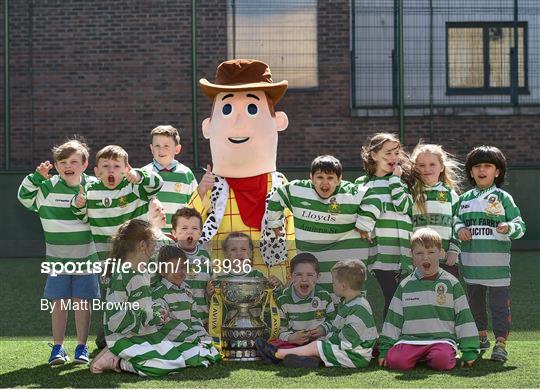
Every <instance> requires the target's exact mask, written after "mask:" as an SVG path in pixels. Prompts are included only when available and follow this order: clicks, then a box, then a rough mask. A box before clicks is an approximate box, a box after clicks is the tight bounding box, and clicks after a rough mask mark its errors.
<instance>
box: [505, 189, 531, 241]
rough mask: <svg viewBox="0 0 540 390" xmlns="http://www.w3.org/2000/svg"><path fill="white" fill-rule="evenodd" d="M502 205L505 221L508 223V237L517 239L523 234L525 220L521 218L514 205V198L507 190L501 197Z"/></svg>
mask: <svg viewBox="0 0 540 390" xmlns="http://www.w3.org/2000/svg"><path fill="white" fill-rule="evenodd" d="M502 205H503V207H504V212H505V215H506V221H507V222H506V223H507V224H508V233H507V234H508V237H509V238H511V239H513V240H517V239H519V238H521V237H523V235H524V234H525V230H526V227H525V222H523V219H522V218H521V213H520V211H519V207H517V206H516V204H515V202H514V198H512V195H510V194H509V193H508V192H504V196H503V197H502Z"/></svg>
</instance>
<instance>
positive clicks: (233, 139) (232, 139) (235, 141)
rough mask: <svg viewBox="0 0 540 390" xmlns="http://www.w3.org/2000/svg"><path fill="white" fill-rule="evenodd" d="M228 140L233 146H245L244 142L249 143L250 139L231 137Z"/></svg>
mask: <svg viewBox="0 0 540 390" xmlns="http://www.w3.org/2000/svg"><path fill="white" fill-rule="evenodd" d="M228 140H229V141H230V142H232V143H233V144H243V143H244V142H247V141H249V137H230V138H228Z"/></svg>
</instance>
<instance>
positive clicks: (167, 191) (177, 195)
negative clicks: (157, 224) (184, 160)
mask: <svg viewBox="0 0 540 390" xmlns="http://www.w3.org/2000/svg"><path fill="white" fill-rule="evenodd" d="M175 161H176V160H175ZM142 169H144V170H145V171H147V172H148V173H150V172H153V173H155V174H158V175H159V176H161V178H162V179H163V186H162V187H161V189H160V190H159V192H158V193H157V198H158V200H159V201H160V202H161V204H162V205H163V208H164V209H165V215H166V217H167V224H166V225H165V227H164V228H163V229H162V230H163V231H164V232H165V233H169V232H170V231H171V227H172V226H171V218H172V216H173V215H174V213H175V212H176V210H178V209H180V208H183V207H185V206H186V205H187V204H188V203H189V199H190V198H191V195H192V194H193V192H195V191H197V185H198V183H197V179H196V178H195V175H194V174H193V172H192V171H191V169H189V168H188V167H186V166H185V165H184V164H181V163H179V162H178V161H176V165H175V167H174V169H173V170H172V171H170V172H167V171H161V172H160V171H159V170H158V168H157V167H156V165H155V164H154V163H153V162H152V163H150V164H148V165H145V166H144V167H143V168H142Z"/></svg>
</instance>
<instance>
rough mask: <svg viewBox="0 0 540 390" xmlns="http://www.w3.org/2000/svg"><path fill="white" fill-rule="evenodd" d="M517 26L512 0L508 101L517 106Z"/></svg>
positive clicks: (516, 16)
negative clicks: (511, 39)
mask: <svg viewBox="0 0 540 390" xmlns="http://www.w3.org/2000/svg"><path fill="white" fill-rule="evenodd" d="M518 34H519V28H518V0H514V47H513V48H510V102H511V103H512V106H514V107H517V106H519V93H518V88H519V35H518Z"/></svg>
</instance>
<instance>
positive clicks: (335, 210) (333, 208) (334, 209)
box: [328, 196, 340, 214]
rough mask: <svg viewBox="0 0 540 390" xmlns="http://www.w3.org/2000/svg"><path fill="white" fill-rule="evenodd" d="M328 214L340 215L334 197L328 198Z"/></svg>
mask: <svg viewBox="0 0 540 390" xmlns="http://www.w3.org/2000/svg"><path fill="white" fill-rule="evenodd" d="M328 212H329V213H330V214H339V213H340V207H339V203H338V202H337V200H336V197H335V196H334V197H332V198H330V204H329V205H328Z"/></svg>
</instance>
